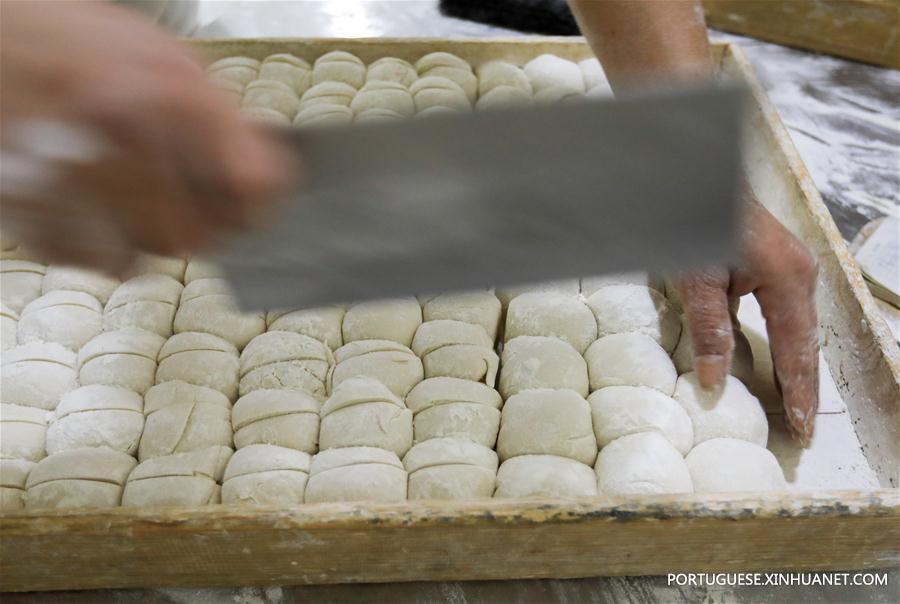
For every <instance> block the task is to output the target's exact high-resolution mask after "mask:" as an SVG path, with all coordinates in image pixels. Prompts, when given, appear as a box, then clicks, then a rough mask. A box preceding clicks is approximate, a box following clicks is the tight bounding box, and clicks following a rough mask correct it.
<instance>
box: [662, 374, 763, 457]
mask: <svg viewBox="0 0 900 604" xmlns="http://www.w3.org/2000/svg"><path fill="white" fill-rule="evenodd" d="M673 397H674V398H675V400H676V401H678V402H679V403H680V404H681V406H682V407H684V410H685V411H687V413H688V415H690V416H691V421H692V422H693V424H694V445H699V444H700V443H702V442H704V441H707V440H710V439H713V438H738V439H741V440H746V441H748V442H751V443H754V444H757V445H759V446H761V447H765V446H766V443H767V442H768V440H769V423H768V421H767V420H766V413H765V411H763V407H762V403H760V402H759V399H758V398H756V397H755V396H753V395H752V394H750V391H749V390H747V387H746V386H744V384H742V383H741V381H740V380H739V379H737V378H736V377H734V376H731V375H728V376H725V383H724V384H723V385H720V386H718V387H716V388H712V389H709V390H707V389H705V388H703V387H702V386H701V385H700V381H699V379H698V378H697V374H696V373H695V372H693V371H691V372H690V373H685V374H684V375H682V376H680V377H679V378H678V382H676V384H675V394H674V395H673Z"/></svg>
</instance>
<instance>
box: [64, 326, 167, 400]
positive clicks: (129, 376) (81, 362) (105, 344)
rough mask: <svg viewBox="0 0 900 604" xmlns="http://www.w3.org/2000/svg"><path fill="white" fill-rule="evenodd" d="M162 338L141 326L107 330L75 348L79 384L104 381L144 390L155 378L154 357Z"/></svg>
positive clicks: (102, 382) (112, 384)
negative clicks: (77, 349) (78, 349)
mask: <svg viewBox="0 0 900 604" xmlns="http://www.w3.org/2000/svg"><path fill="white" fill-rule="evenodd" d="M165 341H166V340H165V338H163V337H161V336H158V335H156V334H155V333H152V332H149V331H145V330H143V329H135V328H128V329H119V330H116V331H107V332H106V333H102V334H100V335H98V336H97V337H95V338H94V339H92V340H91V341H90V342H88V343H87V344H85V345H84V346H82V347H81V350H80V351H79V352H78V380H79V382H80V383H81V385H82V386H86V385H89V384H106V385H109V386H121V387H123V388H128V389H129V390H134V391H135V392H137V393H140V394H143V393H144V392H146V391H147V389H148V388H150V386H152V385H153V382H154V380H155V379H156V358H157V356H158V355H159V351H160V349H161V348H162V346H163V344H164V343H165Z"/></svg>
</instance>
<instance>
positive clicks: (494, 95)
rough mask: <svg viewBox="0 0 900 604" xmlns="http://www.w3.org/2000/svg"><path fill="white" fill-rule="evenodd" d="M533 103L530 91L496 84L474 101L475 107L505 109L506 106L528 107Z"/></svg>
mask: <svg viewBox="0 0 900 604" xmlns="http://www.w3.org/2000/svg"><path fill="white" fill-rule="evenodd" d="M533 103H534V99H533V98H532V96H531V93H530V92H526V91H524V90H522V89H521V88H514V87H512V86H497V87H496V88H494V89H492V90H491V91H490V92H486V93H485V94H484V96H481V97H479V98H478V101H476V102H475V108H476V109H481V110H485V109H505V108H507V107H528V106H529V105H531V104H533Z"/></svg>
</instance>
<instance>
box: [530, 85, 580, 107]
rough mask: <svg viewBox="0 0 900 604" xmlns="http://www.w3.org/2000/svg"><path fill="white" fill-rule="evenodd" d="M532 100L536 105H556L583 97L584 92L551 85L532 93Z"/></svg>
mask: <svg viewBox="0 0 900 604" xmlns="http://www.w3.org/2000/svg"><path fill="white" fill-rule="evenodd" d="M533 98H534V102H535V104H537V105H556V104H558V103H571V102H573V101H578V100H580V99H583V98H584V94H583V93H581V92H578V91H577V90H569V89H568V88H561V87H553V88H544V89H543V90H539V91H538V92H535V93H534V97H533Z"/></svg>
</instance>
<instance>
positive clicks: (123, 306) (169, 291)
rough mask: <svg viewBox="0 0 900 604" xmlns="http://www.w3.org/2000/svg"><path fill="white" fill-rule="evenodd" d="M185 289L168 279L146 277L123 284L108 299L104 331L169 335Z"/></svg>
mask: <svg viewBox="0 0 900 604" xmlns="http://www.w3.org/2000/svg"><path fill="white" fill-rule="evenodd" d="M182 289H184V286H183V285H182V284H181V283H179V282H178V281H176V280H175V279H173V278H172V277H169V276H167V275H158V274H148V275H141V276H139V277H135V278H133V279H129V280H128V281H125V282H124V283H123V284H122V285H120V286H119V287H117V288H116V291H114V292H113V294H112V295H111V296H110V297H109V301H108V302H107V303H106V308H105V309H104V310H103V330H104V331H113V330H115V329H122V328H124V327H137V328H139V329H146V330H147V331H152V332H153V333H155V334H158V335H161V336H162V337H164V338H167V337H169V336H171V335H172V323H173V321H174V320H175V310H176V308H178V300H179V299H180V298H181V290H182Z"/></svg>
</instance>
